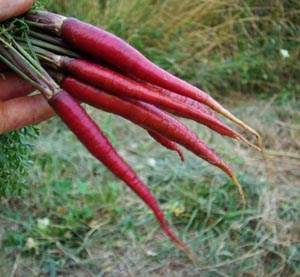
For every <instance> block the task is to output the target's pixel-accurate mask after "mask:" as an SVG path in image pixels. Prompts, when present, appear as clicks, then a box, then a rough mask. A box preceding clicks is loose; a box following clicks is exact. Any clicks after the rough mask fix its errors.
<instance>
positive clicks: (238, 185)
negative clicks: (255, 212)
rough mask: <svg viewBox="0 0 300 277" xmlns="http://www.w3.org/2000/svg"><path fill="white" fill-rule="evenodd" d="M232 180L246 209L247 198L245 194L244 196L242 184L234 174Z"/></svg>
mask: <svg viewBox="0 0 300 277" xmlns="http://www.w3.org/2000/svg"><path fill="white" fill-rule="evenodd" d="M231 180H232V183H233V184H234V185H235V186H236V187H237V189H238V191H239V194H240V196H241V198H242V203H243V206H244V207H245V206H246V198H245V194H244V191H243V188H242V186H241V184H240V183H239V181H238V179H237V177H236V176H235V175H234V174H232V175H231Z"/></svg>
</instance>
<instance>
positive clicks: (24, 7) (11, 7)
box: [0, 0, 34, 21]
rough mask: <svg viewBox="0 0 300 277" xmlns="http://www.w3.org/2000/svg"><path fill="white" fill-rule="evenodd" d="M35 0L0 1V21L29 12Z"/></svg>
mask: <svg viewBox="0 0 300 277" xmlns="http://www.w3.org/2000/svg"><path fill="white" fill-rule="evenodd" d="M33 2H34V0H0V21H4V20H6V19H9V18H11V17H15V16H18V15H21V14H23V13H25V12H26V11H28V10H29V9H30V7H31V6H32V4H33Z"/></svg>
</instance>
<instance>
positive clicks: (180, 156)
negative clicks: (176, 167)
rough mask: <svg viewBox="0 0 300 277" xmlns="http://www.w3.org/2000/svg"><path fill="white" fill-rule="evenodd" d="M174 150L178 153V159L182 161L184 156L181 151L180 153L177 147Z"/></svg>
mask: <svg viewBox="0 0 300 277" xmlns="http://www.w3.org/2000/svg"><path fill="white" fill-rule="evenodd" d="M175 151H176V152H177V154H178V156H179V158H180V160H181V161H182V162H184V161H185V158H184V155H183V153H182V152H181V151H180V150H179V149H176V150H175Z"/></svg>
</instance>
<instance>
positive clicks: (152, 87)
mask: <svg viewBox="0 0 300 277" xmlns="http://www.w3.org/2000/svg"><path fill="white" fill-rule="evenodd" d="M139 82H141V83H142V84H143V85H144V86H145V87H147V88H149V89H150V90H152V91H155V92H157V93H159V94H161V95H164V96H166V97H169V98H170V99H174V100H175V101H178V102H182V103H185V104H186V105H189V106H191V107H193V108H196V109H198V110H201V111H202V112H204V113H207V114H209V115H211V116H213V117H216V114H215V113H214V112H213V110H211V109H210V108H209V107H207V106H205V105H204V104H202V103H200V102H197V101H195V100H194V99H192V98H190V97H186V96H183V95H180V94H177V93H175V92H173V91H170V90H167V89H164V88H162V87H159V86H156V85H153V84H151V83H148V82H145V81H141V80H139Z"/></svg>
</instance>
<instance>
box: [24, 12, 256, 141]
mask: <svg viewBox="0 0 300 277" xmlns="http://www.w3.org/2000/svg"><path fill="white" fill-rule="evenodd" d="M28 19H29V20H31V21H34V22H36V25H40V26H42V27H43V28H45V29H47V28H48V29H49V30H52V31H55V32H56V34H59V35H61V37H62V38H63V39H64V40H65V41H66V42H67V43H70V44H71V45H73V46H74V47H76V48H77V49H79V50H81V51H83V52H84V53H87V54H90V55H92V56H93V57H95V58H99V59H102V60H103V61H105V62H107V63H108V64H111V65H113V66H115V67H117V68H119V69H120V70H122V71H123V72H126V73H128V74H130V75H134V76H136V77H138V78H140V79H142V80H145V81H147V82H150V83H152V84H155V85H158V86H160V87H163V88H165V89H169V90H170V91H173V92H176V93H178V94H181V95H184V96H187V97H190V98H192V99H195V100H196V101H199V102H201V103H203V104H205V105H207V106H209V107H210V108H212V109H213V110H215V111H216V112H218V113H220V114H222V115H224V116H226V117H227V118H229V119H230V120H232V121H233V122H235V123H237V124H238V125H240V126H241V127H242V128H243V129H245V130H248V131H250V132H251V133H253V134H255V136H256V137H257V138H260V136H259V134H258V133H257V132H256V131H255V130H253V129H252V128H251V127H249V126H248V125H246V124H245V123H244V122H242V121H241V120H239V119H238V118H236V117H235V116H234V115H233V114H231V113H230V112H229V111H228V110H226V109H225V108H224V107H222V106H221V105H220V104H219V103H218V102H217V101H216V100H214V99H213V98H212V97H211V96H210V95H208V94H207V93H205V92H204V91H202V90H200V89H198V88H196V87H195V86H192V85H190V84H188V83H187V82H185V81H183V80H181V79H179V78H177V77H176V76H174V75H172V74H171V73H169V72H167V71H165V70H163V69H162V68H159V67H158V66H157V65H155V64H153V63H152V62H151V61H150V60H148V59H147V58H146V57H145V56H144V55H143V54H141V53H140V52H139V51H138V50H136V49H135V48H133V47H132V46H131V45H129V44H128V43H127V42H125V41H124V40H122V39H120V38H119V37H117V36H115V35H113V34H111V33H109V32H107V31H105V30H103V29H101V28H99V27H95V26H93V25H90V24H87V23H84V22H82V21H80V20H77V19H74V18H65V17H63V16H60V15H57V14H53V13H49V12H35V13H34V14H31V15H29V16H28Z"/></svg>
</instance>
